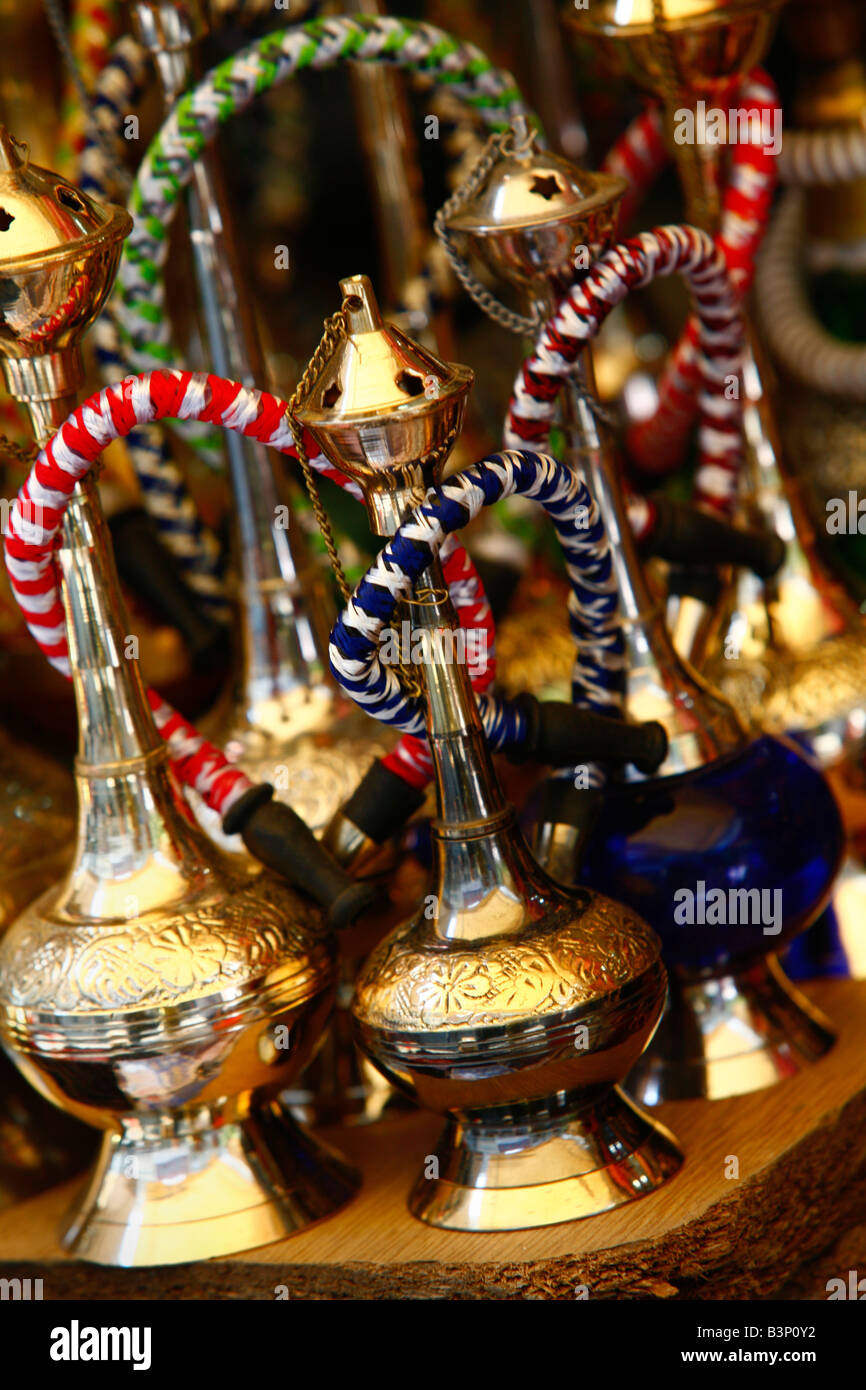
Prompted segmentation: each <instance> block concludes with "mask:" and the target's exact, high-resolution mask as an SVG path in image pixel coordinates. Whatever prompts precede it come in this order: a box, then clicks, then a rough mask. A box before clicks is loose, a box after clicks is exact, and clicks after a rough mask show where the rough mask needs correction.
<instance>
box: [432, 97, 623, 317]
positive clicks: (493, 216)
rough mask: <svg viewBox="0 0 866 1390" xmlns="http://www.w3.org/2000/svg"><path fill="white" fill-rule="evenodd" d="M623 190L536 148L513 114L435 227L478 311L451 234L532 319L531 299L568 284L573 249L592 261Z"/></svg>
mask: <svg viewBox="0 0 866 1390" xmlns="http://www.w3.org/2000/svg"><path fill="white" fill-rule="evenodd" d="M626 188H627V184H626V181H625V179H621V178H618V177H617V176H616V175H614V174H606V173H595V172H591V171H589V170H586V169H580V168H578V166H577V165H575V164H572V163H571V162H570V161H569V160H567V159H563V158H562V156H561V155H558V154H554V153H553V152H552V151H550V150H545V149H541V148H540V147H539V144H538V136H537V134H536V132H535V131H534V130H531V129H530V127H529V124H528V122H527V120H526V118H525V117H524V116H518V117H517V118H516V119H515V121H514V123H513V125H512V128H511V131H510V133H509V134H508V135H506V137H505V139H504V141H502V142H501V143H500V144H499V147H498V148H497V147H496V146H493V147H492V149H491V152H490V155H489V165H488V167H487V169H486V171H485V170H484V164H483V162H482V163H481V164H480V165H479V166H477V173H472V174H470V175H469V179H468V180H467V183H466V185H465V186H464V188H463V189H458V191H457V192H456V193H455V194H454V195H453V196H452V197H451V198H450V199H449V200H448V202H447V203H446V204H445V206H444V208H442V210H441V212H440V213H439V215H438V217H437V219H436V230H437V233H438V234H439V236H440V237H441V238H442V239H443V241H444V242H445V244H446V251H447V253H448V256H449V259H450V260H451V261H452V264H453V265H454V268H455V270H456V271H457V273H458V275H459V276H460V278H461V280H463V283H464V284H465V285H466V286H467V288H468V289H469V292H470V294H473V295H474V297H475V298H476V299H478V302H479V303H482V307H484V305H483V302H482V300H481V299H480V298H479V297H478V294H477V293H475V290H474V289H473V285H475V286H476V288H479V286H478V282H476V281H475V278H474V275H473V274H472V272H471V271H470V270H469V267H468V265H467V264H466V262H465V261H464V260H463V255H464V253H463V252H462V251H460V252H458V250H457V248H456V247H455V246H454V245H453V244H452V243H451V238H452V236H454V235H457V236H459V237H461V238H463V239H464V240H465V242H466V243H467V244H468V247H469V248H470V249H471V250H472V251H473V252H474V254H475V255H476V256H477V257H478V259H479V260H480V261H482V262H483V263H484V265H485V266H486V267H487V269H488V270H489V271H491V272H492V273H493V275H494V277H495V278H497V279H504V280H505V281H506V282H507V283H509V284H511V285H513V286H515V287H516V288H517V289H518V290H519V291H520V293H521V296H522V297H523V298H524V299H527V298H528V301H529V309H530V312H531V314H532V315H533V316H534V315H535V313H536V312H537V303H536V301H537V299H538V296H539V295H541V296H542V297H543V298H544V300H545V301H547V300H548V299H549V298H550V291H551V287H553V288H554V290H555V289H556V284H557V281H558V279H559V277H560V276H562V275H563V274H564V275H565V276H566V277H567V279H568V280H571V279H572V277H573V274H574V262H575V256H576V254H577V252H578V250H579V249H583V248H585V250H586V252H587V253H588V255H589V258H590V260H595V259H596V258H597V257H598V256H600V255H601V254H602V252H603V251H605V250H606V249H607V247H608V246H609V245H610V243H611V241H612V240H613V236H614V231H615V229H616V220H617V209H618V206H619V203H620V200H621V199H622V196H623V194H624V193H625V191H626ZM461 262H462V264H463V266H464V271H465V273H461V269H460V264H461ZM554 297H555V298H558V293H555V294H554ZM506 326H509V325H506ZM521 331H525V326H523V325H521Z"/></svg>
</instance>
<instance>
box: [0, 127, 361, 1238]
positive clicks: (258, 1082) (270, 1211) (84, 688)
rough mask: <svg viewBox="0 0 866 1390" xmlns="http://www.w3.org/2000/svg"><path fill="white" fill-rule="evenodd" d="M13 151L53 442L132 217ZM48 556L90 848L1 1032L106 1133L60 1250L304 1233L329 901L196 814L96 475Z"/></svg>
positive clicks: (346, 1188) (4, 967)
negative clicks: (283, 876)
mask: <svg viewBox="0 0 866 1390" xmlns="http://www.w3.org/2000/svg"><path fill="white" fill-rule="evenodd" d="M0 150H2V152H3V155H4V157H5V159H6V161H7V169H6V170H5V171H4V173H3V175H2V176H0V203H2V204H5V205H6V207H7V211H12V212H13V213H14V216H15V218H16V220H17V219H18V218H19V216H20V219H21V223H22V226H23V227H27V226H28V225H30V226H32V227H33V228H35V229H36V232H35V234H34V240H37V241H38V244H39V246H40V249H39V250H37V251H35V252H31V253H29V254H28V253H27V251H26V240H24V239H23V238H19V243H18V244H16V246H15V258H14V259H9V260H6V259H3V258H0V292H2V295H3V300H4V304H5V305H6V306H7V311H6V314H5V320H4V326H3V329H2V331H0V351H2V352H3V353H4V360H3V368H4V373H5V375H6V380H7V384H8V386H9V387H10V389H11V390H12V391H13V393H14V394H15V395H16V396H17V398H18V399H20V400H22V401H23V402H24V403H25V404H26V405H27V407H28V409H29V410H30V413H31V417H32V420H33V425H34V432H35V433H36V435H37V438H38V439H39V440H40V442H45V440H46V439H47V437H48V436H49V434H50V433H51V432H52V431H53V429H55V428H56V427H57V426H58V425H59V424H60V423H61V422H62V421H63V420H64V419H65V418H66V416H67V414H68V413H69V410H70V409H71V406H72V404H73V399H74V391H75V390H76V389H77V386H78V384H79V382H80V375H81V364H80V355H79V353H78V346H77V343H78V338H79V337H80V334H81V333H82V332H83V331H84V329H85V328H86V327H87V325H88V324H89V323H90V322H91V321H92V319H93V318H94V317H95V316H96V314H97V313H98V312H99V310H100V308H101V307H102V304H103V303H104V301H105V298H106V297H107V295H108V292H109V290H110V288H111V284H112V280H113V278H114V273H115V271H116V268H117V262H118V259H119V256H120V250H121V244H122V240H123V238H124V236H125V235H126V234H127V233H128V231H129V229H130V227H131V219H130V218H129V217H128V215H127V214H126V213H125V212H123V211H121V210H120V209H119V208H102V207H100V206H98V205H97V204H95V203H93V202H91V201H90V199H88V198H86V197H85V196H84V195H83V194H82V193H80V192H79V191H78V190H74V189H67V186H66V185H65V184H64V183H62V181H58V180H56V179H54V181H53V183H52V178H53V176H52V175H50V174H47V173H46V171H44V170H36V169H32V168H30V167H28V166H27V164H26V163H25V162H24V161H23V160H22V159H21V157H20V155H19V152H18V150H17V148H16V146H15V145H14V143H13V142H12V141H11V140H10V139H9V138H8V136H7V135H6V133H5V132H4V131H0ZM13 199H14V200H15V201H13ZM31 203H32V207H30V208H29V209H28V204H31ZM28 212H29V215H28ZM70 214H73V217H72V218H71V217H70ZM14 225H15V224H14V222H13V223H12V226H13V227H14ZM0 249H2V243H0ZM72 276H74V278H73V279H72V280H71V283H72V284H73V285H74V286H76V287H77V288H76V289H75V292H74V294H71V293H70V289H69V286H70V277H72ZM37 287H38V290H39V294H38V296H37V295H36V293H35V290H36V288H37ZM68 303H69V304H72V305H74V306H75V307H74V317H73V315H72V314H70V313H68V312H67V309H66V306H67V304H68ZM36 344H39V345H40V351H41V355H39V353H38V352H37V350H36V346H35V345H36ZM58 560H59V565H60V569H61V573H62V580H63V599H64V607H65V611H66V623H67V634H68V640H69V650H70V659H71V662H72V667H73V684H74V689H75V699H76V707H77V711H78V722H79V752H78V759H77V763H76V782H77V787H78V831H77V842H76V848H75V855H74V859H73V863H72V867H71V868H70V870H69V872H68V873H67V875H66V876H65V878H64V879H63V880H62V881H61V882H60V883H59V884H58V885H57V886H56V887H54V888H51V889H49V890H48V891H47V892H46V893H44V894H43V895H42V896H41V897H40V898H38V899H37V900H36V902H34V903H33V904H31V905H30V906H29V907H28V908H26V909H25V911H24V912H23V913H22V914H21V915H20V916H19V917H18V918H17V920H16V921H15V922H13V924H12V925H11V926H10V927H9V929H8V931H7V932H6V934H5V936H4V937H3V939H2V942H0V1034H2V1038H3V1041H4V1044H5V1045H6V1047H7V1048H8V1049H9V1050H10V1052H11V1054H12V1056H13V1058H14V1060H15V1061H16V1063H17V1065H18V1067H19V1068H20V1070H21V1071H22V1072H23V1073H24V1075H25V1076H26V1077H27V1078H28V1080H30V1081H32V1082H33V1084H34V1085H35V1086H36V1087H37V1089H38V1090H39V1091H40V1092H41V1093H42V1094H43V1095H45V1096H47V1097H48V1098H49V1099H51V1100H53V1101H54V1102H55V1104H57V1105H59V1106H60V1107H61V1109H63V1110H64V1111H66V1112H67V1113H69V1114H72V1115H74V1116H76V1117H78V1118H79V1119H83V1120H85V1121H87V1122H88V1123H89V1124H91V1125H92V1126H94V1127H96V1128H98V1129H101V1130H102V1131H103V1133H104V1138H103V1143H102V1150H101V1155H100V1158H99V1160H98V1163H97V1166H96V1168H95V1170H94V1172H93V1174H92V1176H91V1180H90V1183H89V1185H88V1187H87V1189H86V1191H85V1192H84V1194H83V1195H82V1197H81V1198H80V1200H79V1202H78V1205H77V1207H76V1210H75V1212H74V1213H73V1215H72V1216H71V1218H70V1220H69V1223H68V1225H67V1226H66V1228H65V1231H64V1235H63V1241H64V1244H65V1245H66V1246H67V1248H69V1249H70V1250H72V1251H74V1252H75V1253H77V1254H78V1255H80V1256H82V1257H83V1258H86V1259H89V1260H93V1261H95V1262H97V1263H104V1264H119V1265H147V1264H172V1263H178V1262H186V1261H189V1260H192V1259H199V1258H205V1257H207V1256H213V1255H222V1254H228V1253H230V1252H233V1251H237V1250H241V1249H246V1248H248V1247H249V1246H253V1245H258V1244H261V1243H263V1242H264V1241H267V1240H272V1239H275V1238H276V1237H278V1236H283V1235H286V1234H290V1233H291V1232H292V1231H295V1230H298V1229H300V1228H301V1227H303V1226H305V1225H307V1224H309V1222H310V1221H312V1220H317V1219H319V1218H320V1217H322V1216H325V1215H327V1214H329V1213H330V1212H331V1211H333V1210H335V1209H336V1208H337V1207H339V1206H341V1205H342V1204H343V1203H344V1202H345V1201H346V1200H347V1199H348V1198H349V1197H350V1196H351V1195H352V1194H353V1192H354V1191H355V1190H356V1188H357V1182H358V1179H357V1175H356V1174H355V1173H354V1172H353V1171H352V1170H351V1169H349V1168H348V1166H347V1165H345V1164H344V1163H343V1161H342V1160H341V1159H339V1157H337V1156H336V1155H334V1154H333V1153H331V1152H330V1151H329V1150H324V1149H322V1148H320V1146H318V1145H317V1144H316V1143H315V1142H314V1141H313V1140H312V1139H311V1138H310V1137H309V1136H308V1135H306V1134H305V1133H303V1131H301V1130H300V1129H299V1128H298V1127H297V1126H296V1125H295V1124H294V1122H293V1121H292V1120H291V1119H290V1117H289V1116H288V1114H287V1113H286V1112H285V1111H284V1110H283V1109H282V1108H281V1107H280V1106H279V1104H278V1103H277V1102H276V1100H275V1099H274V1097H275V1096H276V1095H277V1093H278V1092H279V1091H280V1090H281V1089H282V1088H284V1087H285V1086H286V1085H287V1084H288V1083H290V1082H291V1081H292V1080H293V1079H294V1078H295V1077H296V1076H297V1074H298V1072H299V1071H300V1070H301V1068H302V1067H303V1066H304V1064H305V1063H306V1062H307V1060H308V1059H309V1057H310V1054H311V1051H312V1049H313V1047H314V1045H315V1042H316V1041H317V1039H318V1036H319V1034H320V1032H321V1029H322V1027H323V1025H324V1022H325V1019H326V1017H327V1013H328V1010H329V1008H330V1004H331V1000H332V996H333V990H334V983H335V967H334V946H333V942H332V940H331V938H330V937H329V936H328V934H327V933H326V931H325V930H324V927H323V922H322V918H321V915H320V913H319V911H318V910H317V909H315V908H314V907H313V906H312V905H311V904H309V903H308V902H306V901H304V900H303V899H301V898H300V897H299V896H298V895H297V894H296V893H294V892H293V891H292V890H291V889H289V888H288V887H287V886H286V885H285V884H283V883H280V882H277V881H276V880H273V879H271V878H270V877H269V876H266V875H262V876H261V877H260V878H257V879H255V880H253V879H251V878H250V877H249V876H248V875H246V874H245V873H240V874H239V873H238V872H237V871H236V870H234V869H233V868H232V866H231V864H230V862H229V861H228V860H227V859H225V858H224V857H223V856H222V855H221V854H220V853H219V852H218V851H217V850H216V849H215V848H214V847H213V846H212V844H211V843H210V842H209V840H208V839H207V837H206V836H205V835H204V833H203V832H202V831H200V830H199V829H198V827H197V826H196V825H195V824H194V822H193V821H192V818H191V815H190V813H189V810H188V808H187V806H186V803H185V801H184V799H183V797H182V795H181V792H180V790H179V787H178V786H177V784H176V782H175V780H174V776H173V774H172V772H171V768H170V764H169V761H168V751H167V748H166V746H165V744H164V743H163V741H162V739H161V738H160V736H159V735H158V733H157V731H156V728H155V726H154V723H153V719H152V716H151V713H150V708H149V705H148V703H147V700H146V697H145V693H144V689H143V686H142V684H141V680H140V678H139V675H138V670H137V667H136V665H135V663H134V662H132V661H129V660H127V659H126V657H125V656H124V655H123V652H124V640H123V639H124V634H125V633H126V632H127V631H128V628H129V624H128V619H127V617H126V615H125V613H124V611H123V606H122V602H121V599H120V593H119V587H118V582H117V574H116V570H115V568H114V564H113V559H112V558H111V553H110V541H109V539H108V535H107V530H106V527H105V522H104V519H103V517H102V514H101V510H100V507H99V501H98V496H97V493H96V489H95V485H94V483H93V480H92V477H87V478H86V479H85V480H84V482H83V483H80V484H79V485H78V486H77V487H76V489H75V492H74V493H73V496H72V498H71V500H70V504H69V507H68V510H67V514H66V517H65V519H64V524H63V529H62V541H61V545H60V549H59V552H58Z"/></svg>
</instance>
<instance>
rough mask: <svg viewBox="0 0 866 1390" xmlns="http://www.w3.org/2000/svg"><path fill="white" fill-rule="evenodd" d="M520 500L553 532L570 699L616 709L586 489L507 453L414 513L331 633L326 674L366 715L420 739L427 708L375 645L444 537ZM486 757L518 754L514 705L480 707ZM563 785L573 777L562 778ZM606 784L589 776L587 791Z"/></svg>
mask: <svg viewBox="0 0 866 1390" xmlns="http://www.w3.org/2000/svg"><path fill="white" fill-rule="evenodd" d="M514 495H519V496H522V497H528V498H530V499H533V500H535V501H537V502H540V503H541V505H542V506H543V507H544V510H545V511H546V512H547V514H548V516H549V517H550V518H551V521H552V522H553V525H554V527H555V528H556V531H557V534H558V536H559V539H560V542H561V544H562V548H563V553H564V556H565V560H566V567H567V571H568V577H569V580H570V582H571V594H570V596H569V620H570V625H571V631H572V634H573V636H574V640H575V646H576V649H577V661H576V664H575V668H574V674H573V681H572V690H573V699H574V703H575V704H576V705H578V706H580V707H581V708H584V709H591V710H594V711H596V712H599V713H604V714H611V713H614V712H616V711H618V710H621V709H622V694H623V679H624V666H625V648H624V642H623V637H622V632H621V629H620V624H619V613H618V603H617V587H616V583H615V580H614V576H613V566H612V562H611V554H610V548H609V545H608V541H607V535H606V532H605V529H604V525H603V523H602V520H601V517H600V515H599V512H598V508H597V507H596V504H595V502H594V500H593V498H592V496H591V494H590V493H589V491H588V490H587V487H586V484H585V483H584V481H583V480H582V478H580V477H579V476H578V475H576V474H575V473H574V472H573V471H572V469H570V468H567V467H566V466H565V465H564V464H562V463H560V462H559V460H558V459H555V458H552V457H550V455H547V454H533V453H527V452H524V451H518V450H509V451H507V452H503V453H501V454H491V455H489V456H488V457H487V458H485V459H482V460H481V461H480V462H479V463H476V464H473V465H472V467H471V468H467V469H465V470H464V471H462V472H460V473H456V474H454V475H453V476H452V477H451V478H449V479H448V480H447V481H446V482H444V483H441V484H439V485H438V486H436V487H431V488H430V489H429V491H428V493H427V495H426V497H425V499H424V501H423V502H422V503H421V504H420V506H418V507H416V509H415V510H414V511H413V512H412V513H411V515H410V516H408V517H407V518H406V520H405V521H404V522H403V523H402V524H401V526H400V528H399V530H398V531H397V532H396V534H395V535H394V536H393V537H392V539H391V540H390V541H389V542H388V544H387V545H386V546H385V548H384V549H383V550H382V551H381V553H380V554H379V556H378V558H377V559H376V560H375V561H374V562H373V564H372V565H371V566H370V568H369V569H368V571H367V573H366V575H365V576H364V578H363V579H362V580H361V582H360V584H359V585H358V587H357V589H356V590H355V593H354V594H353V595H352V598H351V599H350V600H349V602H348V604H347V605H346V608H345V609H344V611H343V613H342V614H341V616H340V617H339V618H338V619H337V622H336V624H335V626H334V629H333V631H332V633H331V644H330V663H331V670H332V671H333V673H334V676H335V678H336V679H337V681H338V682H339V684H340V686H341V687H342V689H343V690H344V691H345V692H346V694H347V695H349V696H350V697H351V698H352V699H353V700H354V701H355V702H356V703H357V704H358V705H360V706H361V708H362V709H363V710H365V711H366V712H367V714H370V715H372V716H373V717H374V718H376V719H379V720H382V721H383V722H384V723H387V724H393V725H394V726H395V727H396V728H398V729H402V730H404V731H405V732H406V733H411V734H416V735H417V734H423V733H424V732H425V718H424V714H425V705H424V700H423V698H421V697H415V696H412V695H410V694H408V693H407V692H406V691H405V690H404V689H403V687H402V685H401V684H400V681H399V679H398V677H397V675H396V673H395V672H394V670H393V668H392V667H390V666H387V665H384V664H383V663H382V662H381V661H380V659H379V637H380V634H381V632H382V630H383V629H384V628H386V627H388V626H389V625H390V624H391V622H392V621H393V619H394V614H395V610H396V607H397V604H398V602H399V600H400V599H403V598H406V597H408V596H409V595H411V592H412V588H413V585H414V584H415V582H416V580H417V579H418V578H419V576H420V575H421V574H422V573H423V571H424V570H425V569H426V568H427V566H428V565H429V564H430V562H431V560H432V558H433V557H434V556H436V555H438V554H439V552H440V550H441V548H442V545H443V543H444V541H445V539H446V537H447V536H449V535H450V534H451V533H452V532H454V531H457V530H459V529H460V528H461V527H464V526H466V525H468V523H469V522H470V521H472V520H474V518H475V517H476V516H478V514H479V513H480V512H481V510H482V509H483V508H484V507H489V506H492V505H493V504H494V503H495V502H498V501H499V500H500V499H501V498H503V497H510V496H514ZM478 709H479V713H480V715H481V720H482V723H483V726H484V732H485V734H486V735H487V739H488V742H489V743H490V746H491V748H493V749H494V750H496V749H507V748H517V747H520V745H521V743H522V742H524V741H525V739H526V736H527V733H528V725H527V719H526V715H525V713H524V711H523V710H522V709H521V708H520V706H519V705H516V704H514V703H513V702H512V701H510V700H505V699H501V698H497V697H495V696H492V695H481V696H479V697H478ZM562 775H563V776H565V775H570V774H566V773H565V772H563V773H562ZM602 782H603V775H602V774H601V772H600V770H599V769H597V768H594V767H593V768H591V769H590V770H589V785H591V786H592V785H601V784H602Z"/></svg>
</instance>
